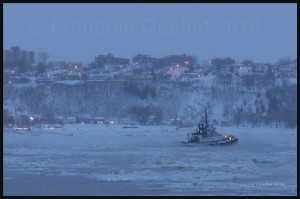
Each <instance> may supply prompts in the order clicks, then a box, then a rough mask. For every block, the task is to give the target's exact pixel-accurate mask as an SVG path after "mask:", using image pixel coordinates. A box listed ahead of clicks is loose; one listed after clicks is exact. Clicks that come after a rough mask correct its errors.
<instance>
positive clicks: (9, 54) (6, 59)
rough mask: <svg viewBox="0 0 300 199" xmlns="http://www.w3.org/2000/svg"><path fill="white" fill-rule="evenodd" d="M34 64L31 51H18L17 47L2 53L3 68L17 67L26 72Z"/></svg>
mask: <svg viewBox="0 0 300 199" xmlns="http://www.w3.org/2000/svg"><path fill="white" fill-rule="evenodd" d="M34 62H35V56H34V52H33V51H27V50H20V48H19V47H11V49H10V50H4V51H3V65H4V67H5V68H13V67H19V68H22V69H23V70H28V69H29V68H30V66H31V65H32V64H33V63H34Z"/></svg>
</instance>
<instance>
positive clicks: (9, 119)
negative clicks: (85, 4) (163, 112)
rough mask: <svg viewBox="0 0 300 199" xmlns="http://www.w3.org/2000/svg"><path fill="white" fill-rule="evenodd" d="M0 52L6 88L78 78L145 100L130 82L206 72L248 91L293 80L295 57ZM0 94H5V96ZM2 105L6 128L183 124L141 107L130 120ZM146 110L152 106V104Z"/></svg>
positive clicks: (176, 79)
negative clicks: (76, 57)
mask: <svg viewBox="0 0 300 199" xmlns="http://www.w3.org/2000/svg"><path fill="white" fill-rule="evenodd" d="M3 52H4V53H3V66H4V67H3V86H4V87H5V88H6V89H8V90H9V88H12V87H19V86H25V87H26V86H27V87H35V86H39V85H52V84H53V85H54V84H55V83H56V84H57V83H59V84H60V85H61V84H66V85H73V86H74V87H76V85H80V84H81V83H83V82H85V83H90V84H93V85H99V87H100V85H101V84H102V83H103V82H106V83H111V84H114V83H115V84H121V85H125V88H124V90H125V91H126V92H128V93H129V94H132V95H136V96H137V97H139V98H140V99H147V95H148V94H147V92H148V90H146V91H145V92H146V93H145V92H144V93H143V91H144V90H141V91H139V90H136V89H138V87H135V85H136V84H140V83H148V84H155V85H161V84H168V83H174V84H176V85H179V84H183V83H188V84H189V85H192V84H194V83H198V85H199V82H200V81H201V80H203V79H205V78H207V77H211V76H213V77H214V85H216V86H217V87H220V88H223V87H224V88H225V87H226V88H228V87H242V88H245V89H246V90H252V91H254V90H255V89H258V88H269V87H270V86H272V85H276V82H277V80H282V81H283V82H285V81H294V83H295V84H297V82H296V79H297V60H296V59H291V58H290V57H285V58H281V59H279V60H278V62H277V63H276V64H270V63H263V62H261V61H253V60H244V61H241V62H237V61H235V60H234V59H233V58H231V57H225V58H211V59H208V60H205V61H201V62H200V61H199V60H198V58H197V57H196V56H193V55H186V54H181V55H166V56H164V57H162V58H156V57H152V56H151V55H143V54H136V55H135V56H134V57H132V58H131V59H129V58H120V57H116V56H114V55H113V54H112V53H107V54H105V55H95V59H94V60H92V61H91V63H90V64H86V65H85V64H83V63H81V62H78V61H52V60H48V59H49V56H48V54H47V53H46V52H39V53H37V54H35V52H33V51H30V50H21V49H20V48H19V47H11V49H8V50H4V51H3ZM147 89H148V87H147ZM258 90H259V89H258ZM8 92H9V91H8ZM212 92H214V88H212ZM149 93H150V95H151V96H152V97H155V96H156V94H157V88H155V87H154V88H149ZM106 97H107V96H106ZM4 99H6V98H5V96H4ZM245 103H246V102H244V104H245ZM149 106H150V108H149ZM151 106H152V105H151V103H150V105H147V111H148V112H149V110H150V109H151ZM145 107H146V106H145ZM145 107H144V109H145V110H146V108H145ZM6 108H7V107H6V106H4V110H5V111H4V117H3V118H4V119H3V122H4V124H5V126H6V127H12V126H14V125H15V124H18V125H17V126H19V127H20V128H23V127H24V128H27V129H30V128H29V126H31V125H38V124H39V125H41V124H53V126H57V127H61V126H63V124H64V123H78V124H91V123H92V124H116V123H120V124H134V123H140V124H150V125H153V124H157V125H158V124H168V125H183V124H182V118H180V117H179V116H177V113H174V114H173V116H172V117H171V118H168V119H167V120H166V119H164V120H163V119H162V117H161V118H160V116H159V115H157V114H151V113H149V114H147V115H146V116H144V115H143V114H141V112H143V110H142V109H141V110H139V114H137V115H136V118H138V119H136V120H135V121H134V120H132V119H129V118H128V117H127V116H126V115H124V116H123V117H121V116H119V115H118V116H116V115H115V116H111V114H110V113H109V114H107V113H103V114H101V115H95V114H92V113H90V112H89V111H86V112H85V113H82V114H79V113H77V114H74V113H72V114H71V115H68V114H66V113H62V112H61V114H55V115H53V114H52V116H51V117H50V116H49V115H48V116H46V115H47V114H46V113H41V112H32V111H31V112H30V113H28V114H25V113H17V112H18V111H17V110H16V109H17V108H12V107H9V108H8V109H6ZM152 109H153V110H154V109H155V107H154V108H153V107H152ZM106 112H108V111H106ZM150 112H151V111H150ZM154 112H155V111H154ZM156 112H157V111H156ZM215 122H216V123H217V122H220V124H223V125H229V123H230V122H229V121H228V120H224V121H215ZM54 124H55V125H54Z"/></svg>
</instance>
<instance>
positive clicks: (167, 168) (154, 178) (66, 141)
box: [3, 125, 297, 195]
mask: <svg viewBox="0 0 300 199" xmlns="http://www.w3.org/2000/svg"><path fill="white" fill-rule="evenodd" d="M193 130H194V128H181V129H178V130H176V128H175V127H174V126H139V127H138V128H128V129H125V128H122V126H120V125H111V126H104V125H66V126H65V127H64V129H53V130H45V129H44V130H43V131H41V130H37V129H34V130H32V131H31V132H14V131H9V130H5V131H4V136H3V138H4V146H3V164H4V195H20V194H22V193H23V194H25V195H53V194H54V195H74V194H75V193H76V194H77V195H78V194H79V195H86V193H89V194H91V195H120V194H121V195H296V189H297V179H296V176H297V161H296V155H297V145H296V138H297V137H296V136H297V135H296V129H284V128H250V127H249V128H248V127H240V128H235V127H222V128H221V127H217V130H219V131H221V132H223V133H224V134H231V135H234V136H236V137H238V138H239V142H238V143H235V144H233V145H228V146H206V145H194V144H193V145H186V144H182V143H181V141H183V140H185V138H186V133H187V132H190V131H193ZM12 171H13V173H20V174H24V175H27V176H29V178H30V176H32V175H43V176H46V178H47V176H48V177H49V178H50V176H51V177H53V176H55V177H57V178H59V177H62V176H68V177H70V178H69V179H70V181H72V179H76V177H78V176H80V177H82V178H84V179H85V180H88V181H90V182H92V186H87V185H86V186H84V185H83V186H81V189H82V192H80V193H78V192H76V191H78V190H75V189H76V188H75V187H71V186H70V187H69V188H68V189H61V190H59V191H57V190H56V192H55V191H54V189H57V187H58V186H62V185H59V184H57V185H56V187H55V186H54V185H51V184H49V185H48V184H45V186H48V189H46V190H44V191H41V190H38V189H36V188H35V187H36V186H37V185H38V184H39V185H40V184H43V182H40V181H32V182H31V184H26V191H25V192H24V190H21V189H22V188H20V187H22V185H21V184H20V182H18V181H17V176H16V174H14V175H11V173H12ZM46 182H48V181H46V180H45V183H46ZM18 183H19V184H18ZM78 183H79V184H80V182H78ZM109 183H112V185H111V186H112V187H111V190H110V191H109V190H107V189H106V191H104V190H103V189H104V188H103V187H104V186H105V185H106V186H107V184H109ZM114 183H117V184H118V187H119V188H120V187H122V186H126V187H128V186H129V187H131V189H130V188H129V190H127V192H126V190H125V192H124V190H123V192H118V189H116V188H113V186H114ZM136 184H138V185H139V186H138V187H139V188H138V189H139V190H137V189H133V188H132V187H135V186H136ZM8 185H9V186H8Z"/></svg>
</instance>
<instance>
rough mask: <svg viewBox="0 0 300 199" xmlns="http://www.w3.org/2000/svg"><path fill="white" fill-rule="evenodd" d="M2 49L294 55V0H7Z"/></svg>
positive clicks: (68, 56) (266, 58)
mask: <svg viewBox="0 0 300 199" xmlns="http://www.w3.org/2000/svg"><path fill="white" fill-rule="evenodd" d="M3 12H4V14H3V17H4V19H3V23H4V25H3V41H4V46H3V47H4V49H9V48H10V47H11V46H19V47H20V48H21V50H22V49H23V50H33V51H35V52H36V53H37V52H40V51H46V52H47V53H48V54H49V61H64V60H65V61H81V62H83V63H90V62H92V61H93V60H94V58H95V56H96V55H99V54H107V53H109V52H111V53H112V54H113V55H114V56H115V57H124V58H129V59H130V60H131V58H132V57H133V56H134V55H136V54H138V53H141V54H149V55H151V56H152V57H158V58H160V57H163V56H165V55H170V54H183V53H185V54H189V55H195V56H197V57H198V59H199V62H200V61H202V60H204V59H209V58H214V57H225V56H226V57H227V56H230V57H232V58H234V59H235V60H237V61H242V60H244V59H253V60H259V61H263V62H270V63H274V62H276V61H277V60H278V59H279V58H281V57H285V56H290V57H292V58H296V56H297V4H295V3H294V4H283V3H281V4H229V3H226V4H221V3H219V4H203V3H201V4H200V3H197V4H190V3H189V4H182V3H181V4H155V3H153V4H129V3H126V4H90V3H88V4H58V3H56V4H55V3H53V4H41V3H40V4H30V3H26V4H21V3H19V4H18V3H14V4H4V5H3Z"/></svg>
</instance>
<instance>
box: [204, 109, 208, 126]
mask: <svg viewBox="0 0 300 199" xmlns="http://www.w3.org/2000/svg"><path fill="white" fill-rule="evenodd" d="M205 124H206V126H208V121H207V110H205Z"/></svg>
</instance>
